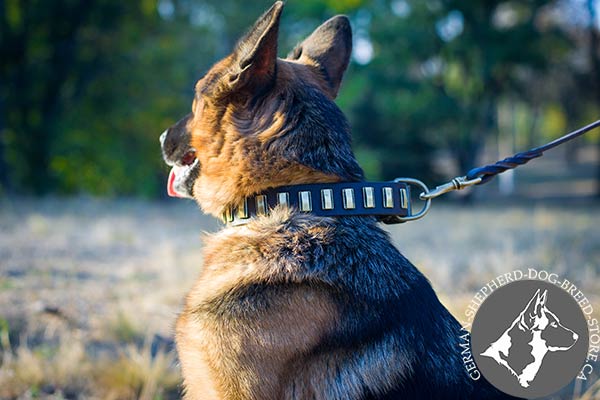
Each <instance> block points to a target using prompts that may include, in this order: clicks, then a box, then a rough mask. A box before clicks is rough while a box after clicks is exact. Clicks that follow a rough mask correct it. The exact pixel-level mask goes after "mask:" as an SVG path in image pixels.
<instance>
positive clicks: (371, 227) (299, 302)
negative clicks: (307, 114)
mask: <svg viewBox="0 0 600 400" xmlns="http://www.w3.org/2000/svg"><path fill="white" fill-rule="evenodd" d="M206 246H207V247H206V259H205V269H206V270H209V272H208V273H207V272H205V273H204V274H203V276H202V278H201V280H200V281H199V282H198V283H197V284H196V286H195V288H194V289H193V290H192V292H191V293H190V294H189V296H188V299H187V305H186V310H185V311H184V313H183V315H182V317H181V318H180V320H179V323H178V338H177V339H178V346H179V350H180V356H181V358H182V365H183V366H184V373H186V375H187V376H188V379H186V381H187V385H188V390H189V391H190V393H203V391H204V390H206V384H207V381H206V380H205V379H206V376H207V375H211V376H212V378H211V379H210V380H209V381H210V382H211V385H213V386H214V388H215V392H217V393H221V394H223V393H227V394H228V395H227V397H226V398H240V399H280V398H286V399H310V398H322V399H380V398H381V399H384V398H387V399H398V398H415V399H417V398H418V399H423V398H431V399H440V398H445V399H467V398H477V399H481V398H493V396H494V395H497V392H494V391H493V390H491V389H489V387H486V388H485V389H484V388H480V387H479V386H478V385H477V384H476V382H474V381H472V380H471V379H470V378H469V377H468V376H467V373H466V371H465V370H464V368H463V366H462V360H461V359H460V352H459V351H458V348H459V347H458V334H459V330H460V326H459V325H458V323H457V322H456V321H455V320H454V318H453V317H452V316H451V315H450V314H449V313H448V311H447V310H446V309H445V308H444V307H443V306H442V305H441V304H440V303H439V301H438V299H437V297H436V296H435V294H434V292H433V290H432V288H431V286H430V285H429V283H428V282H427V280H426V279H425V278H424V277H423V275H421V274H420V273H419V272H418V271H417V270H416V268H415V267H414V266H413V265H412V264H410V262H408V260H406V259H405V258H404V257H403V256H402V255H401V254H400V253H399V252H398V251H397V250H396V249H395V248H394V247H393V246H392V245H391V244H390V241H389V239H388V237H387V235H386V233H385V232H383V231H382V230H381V229H379V228H378V227H377V225H376V223H375V221H374V220H368V219H367V220H365V218H346V219H340V220H333V219H322V218H315V217H311V216H306V215H301V214H298V213H293V214H292V215H290V214H289V212H288V211H285V210H276V211H275V212H274V214H273V215H272V217H271V218H269V219H264V220H261V221H256V222H255V223H253V224H252V225H249V226H248V227H247V228H244V229H237V228H231V229H228V230H225V231H224V232H221V233H219V234H218V235H216V236H214V237H212V238H210V239H209V240H208V241H207V244H206ZM208 327H210V328H212V329H207V328H208ZM198 350H201V351H202V352H203V353H204V354H207V355H208V357H207V359H208V361H207V363H204V362H202V363H198V362H197V353H198ZM206 364H208V365H206ZM206 368H208V370H211V369H215V368H216V369H217V370H219V372H220V373H219V375H218V376H214V375H213V374H211V373H210V372H208V371H207V370H206ZM196 382H198V383H199V384H201V385H202V387H199V388H196V387H195V385H196ZM487 390H489V392H488V391H487ZM482 391H483V392H482ZM484 392H485V394H483V393H484ZM191 398H193V397H191ZM216 398H221V397H216Z"/></svg>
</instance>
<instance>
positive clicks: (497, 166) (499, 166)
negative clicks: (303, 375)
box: [466, 120, 600, 185]
mask: <svg viewBox="0 0 600 400" xmlns="http://www.w3.org/2000/svg"><path fill="white" fill-rule="evenodd" d="M599 126H600V120H598V121H596V122H593V123H591V124H589V125H587V126H584V127H583V128H579V129H577V130H576V131H573V132H571V133H567V134H566V135H564V136H562V137H559V138H558V139H555V140H553V141H551V142H550V143H547V144H545V145H543V146H539V147H536V148H534V149H531V150H528V151H524V152H522V153H517V154H515V155H514V156H512V157H507V158H505V159H504V160H501V161H498V162H496V163H494V164H489V165H486V166H483V167H479V168H473V169H472V170H470V171H469V172H467V175H466V177H467V180H473V179H476V178H481V182H479V183H478V184H477V185H481V184H482V183H486V182H488V181H489V180H490V179H492V178H493V177H494V176H496V175H498V174H501V173H502V172H504V171H506V170H509V169H513V168H516V167H518V166H520V165H523V164H526V163H527V162H529V161H530V160H533V159H534V158H538V157H541V156H543V155H544V152H545V151H547V150H550V149H553V148H555V147H557V146H559V145H561V144H563V143H566V142H568V141H570V140H573V139H575V138H576V137H579V136H581V135H583V134H584V133H586V132H589V131H591V130H592V129H595V128H597V127H599Z"/></svg>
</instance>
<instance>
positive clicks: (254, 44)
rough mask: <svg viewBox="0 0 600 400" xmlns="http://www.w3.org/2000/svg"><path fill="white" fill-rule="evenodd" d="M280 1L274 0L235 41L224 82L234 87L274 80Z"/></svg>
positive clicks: (263, 83) (265, 83) (255, 84)
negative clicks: (229, 66)
mask: <svg viewBox="0 0 600 400" xmlns="http://www.w3.org/2000/svg"><path fill="white" fill-rule="evenodd" d="M282 10H283V2H281V1H277V2H275V4H273V5H272V6H271V8H269V9H268V10H267V11H266V12H265V13H264V14H263V15H262V16H261V17H260V18H258V20H257V21H256V22H255V23H254V26H253V27H252V28H251V29H250V30H249V31H248V33H246V35H244V36H243V37H242V38H241V39H240V40H239V42H238V43H237V45H236V47H235V50H234V52H233V63H232V65H231V68H230V70H229V73H228V74H227V77H226V79H227V82H226V84H227V85H228V86H229V87H230V88H231V89H233V90H235V89H241V88H243V87H245V86H247V85H251V86H252V88H256V87H258V86H261V85H267V84H268V83H269V82H270V81H272V80H273V79H275V69H276V68H277V38H278V33H279V20H280V17H281V11H282Z"/></svg>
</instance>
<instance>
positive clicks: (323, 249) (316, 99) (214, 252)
mask: <svg viewBox="0 0 600 400" xmlns="http://www.w3.org/2000/svg"><path fill="white" fill-rule="evenodd" d="M282 8H283V3H281V2H277V3H275V4H274V5H273V6H272V7H271V8H270V9H269V10H268V11H267V12H266V13H265V14H263V15H262V16H261V17H260V18H259V19H258V21H257V22H256V24H255V25H254V26H253V27H252V28H251V29H250V31H249V32H248V33H247V34H246V35H245V36H244V37H243V38H242V39H241V40H240V41H239V42H238V44H237V45H236V47H235V49H234V51H233V53H232V54H231V55H229V56H228V57H226V58H225V59H223V60H221V61H220V62H218V63H217V64H216V65H214V66H213V67H212V68H211V69H210V70H209V71H208V73H207V74H206V75H205V76H204V77H203V78H202V79H200V80H199V81H198V83H197V84H196V93H195V98H194V101H193V104H192V112H191V113H190V114H189V115H187V116H186V117H184V118H183V119H182V120H181V121H179V122H178V123H177V124H175V125H174V126H173V127H171V128H169V129H167V131H165V133H163V135H161V145H162V149H163V155H164V159H165V160H166V162H167V164H169V165H171V166H173V169H172V171H171V174H170V176H169V184H168V187H169V193H170V194H172V195H178V196H182V197H190V198H194V199H195V200H196V201H197V202H198V204H199V205H200V206H201V208H202V209H203V210H204V211H205V212H206V213H209V214H213V215H215V216H217V217H220V216H221V215H223V212H224V211H225V210H227V209H228V208H229V207H231V206H233V205H236V204H240V201H242V200H243V199H244V198H245V197H248V196H251V195H254V194H257V193H261V192H263V191H265V190H267V189H269V188H274V187H278V186H283V185H294V184H308V183H331V182H356V181H361V180H363V179H364V178H363V171H362V170H361V168H360V166H359V165H358V163H357V162H356V159H355V158H354V155H353V153H352V149H351V143H350V129H349V127H348V123H347V121H346V119H345V117H344V115H343V114H342V112H341V111H340V110H339V108H338V107H337V106H336V105H335V103H334V99H335V97H336V95H337V93H338V90H339V87H340V84H341V81H342V76H343V74H344V71H345V70H346V67H347V66H348V62H349V58H350V53H351V48H352V32H351V29H350V24H349V21H348V19H347V18H346V17H344V16H336V17H333V18H331V19H330V20H328V21H326V22H325V23H324V24H322V25H321V26H319V27H318V28H317V29H316V30H315V31H314V32H313V33H312V34H311V35H310V36H309V37H308V38H307V39H306V40H304V41H303V42H302V43H300V44H299V45H298V46H297V47H296V48H295V49H294V50H293V51H292V52H291V53H290V54H289V55H288V56H287V58H285V59H279V58H277V38H278V26H279V20H280V15H281V12H282ZM459 331H460V326H459V324H458V322H457V321H456V320H455V319H454V318H453V317H452V316H451V315H450V313H449V312H448V311H447V310H446V309H445V308H444V306H442V304H440V302H439V300H438V298H437V296H436V295H435V293H434V291H433V290H432V288H431V286H430V284H429V282H428V281H427V279H426V278H425V277H424V276H423V275H422V274H421V273H420V272H419V271H418V270H417V269H416V268H415V267H414V266H413V265H412V264H411V263H410V262H409V261H408V260H407V259H406V258H404V257H403V256H402V255H401V254H400V253H399V251H398V250H397V249H396V248H395V247H394V246H393V245H392V244H391V242H390V239H389V237H388V235H387V234H386V233H385V232H384V231H383V230H382V229H381V228H380V227H379V226H378V223H377V221H376V219H375V218H374V217H336V218H325V217H318V216H315V215H312V214H310V213H302V212H299V211H297V210H295V209H291V208H288V207H282V206H278V207H276V208H274V209H273V210H272V211H271V212H270V213H269V214H268V215H266V216H260V217H256V218H254V219H253V220H252V221H251V222H250V223H248V224H246V225H244V226H237V227H227V226H226V227H224V228H223V229H222V230H221V231H219V232H218V233H216V234H214V235H211V236H209V237H207V238H206V240H205V247H204V265H203V268H202V270H201V273H200V277H199V278H198V280H197V281H196V282H195V284H194V285H193V288H192V289H191V291H190V292H189V294H188V295H187V297H186V300H185V305H184V307H183V311H182V312H181V315H180V316H179V318H178V320H177V324H176V344H177V351H178V354H179V358H180V362H181V367H182V372H183V377H184V386H185V397H186V399H189V400H192V399H207V400H208V399H239V400H242V399H244V400H245V399H276V400H279V399H348V400H350V399H490V398H504V395H502V394H501V393H499V392H498V391H496V390H495V389H494V388H492V387H491V386H490V385H489V383H487V382H485V381H484V379H483V378H481V379H480V380H478V381H473V380H471V379H470V378H469V376H468V374H467V371H466V370H465V368H464V367H463V361H462V359H461V355H460V351H461V348H460V347H459V334H460V332H459Z"/></svg>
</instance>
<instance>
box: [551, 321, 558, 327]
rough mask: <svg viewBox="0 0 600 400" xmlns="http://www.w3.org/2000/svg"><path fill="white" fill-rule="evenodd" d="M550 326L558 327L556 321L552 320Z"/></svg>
mask: <svg viewBox="0 0 600 400" xmlns="http://www.w3.org/2000/svg"><path fill="white" fill-rule="evenodd" d="M550 326H551V327H553V328H558V324H557V323H556V322H552V323H551V324H550Z"/></svg>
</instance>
